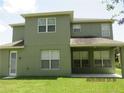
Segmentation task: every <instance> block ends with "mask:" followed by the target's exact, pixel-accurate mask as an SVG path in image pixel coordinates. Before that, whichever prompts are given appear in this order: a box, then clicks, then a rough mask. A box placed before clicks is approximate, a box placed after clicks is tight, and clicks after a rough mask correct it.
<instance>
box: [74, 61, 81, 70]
mask: <svg viewBox="0 0 124 93" xmlns="http://www.w3.org/2000/svg"><path fill="white" fill-rule="evenodd" d="M73 68H80V60H74V61H73Z"/></svg>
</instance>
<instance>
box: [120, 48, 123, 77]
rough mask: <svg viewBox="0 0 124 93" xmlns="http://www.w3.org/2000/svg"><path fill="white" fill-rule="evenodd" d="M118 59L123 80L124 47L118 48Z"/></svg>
mask: <svg viewBox="0 0 124 93" xmlns="http://www.w3.org/2000/svg"><path fill="white" fill-rule="evenodd" d="M120 59H121V72H122V78H124V47H121V48H120Z"/></svg>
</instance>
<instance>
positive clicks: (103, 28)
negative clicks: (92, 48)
mask: <svg viewBox="0 0 124 93" xmlns="http://www.w3.org/2000/svg"><path fill="white" fill-rule="evenodd" d="M110 31H111V28H110V24H106V23H104V24H101V33H102V36H103V37H109V36H110Z"/></svg>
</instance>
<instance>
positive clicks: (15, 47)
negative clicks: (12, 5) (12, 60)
mask: <svg viewBox="0 0 124 93" xmlns="http://www.w3.org/2000/svg"><path fill="white" fill-rule="evenodd" d="M23 48H24V46H14V47H0V50H2V49H23Z"/></svg>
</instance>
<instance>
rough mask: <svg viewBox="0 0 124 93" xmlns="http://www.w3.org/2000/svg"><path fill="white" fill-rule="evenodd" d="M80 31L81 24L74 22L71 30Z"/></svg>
mask: <svg viewBox="0 0 124 93" xmlns="http://www.w3.org/2000/svg"><path fill="white" fill-rule="evenodd" d="M80 31H81V25H79V24H75V25H73V32H80Z"/></svg>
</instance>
